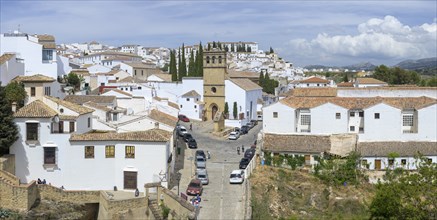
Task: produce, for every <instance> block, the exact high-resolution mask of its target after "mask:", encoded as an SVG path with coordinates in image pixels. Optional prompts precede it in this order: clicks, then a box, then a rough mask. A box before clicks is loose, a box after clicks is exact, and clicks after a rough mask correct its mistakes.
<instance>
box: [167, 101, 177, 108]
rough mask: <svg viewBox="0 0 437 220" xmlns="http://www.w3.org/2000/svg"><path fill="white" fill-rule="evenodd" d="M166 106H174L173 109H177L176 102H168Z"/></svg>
mask: <svg viewBox="0 0 437 220" xmlns="http://www.w3.org/2000/svg"><path fill="white" fill-rule="evenodd" d="M168 106H170V107H173V108H175V109H179V105H178V104H177V103H174V102H170V101H169V102H168Z"/></svg>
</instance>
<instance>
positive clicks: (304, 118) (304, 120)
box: [300, 115, 311, 125]
mask: <svg viewBox="0 0 437 220" xmlns="http://www.w3.org/2000/svg"><path fill="white" fill-rule="evenodd" d="M300 124H301V125H311V115H301V116H300Z"/></svg>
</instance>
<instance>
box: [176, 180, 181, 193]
mask: <svg viewBox="0 0 437 220" xmlns="http://www.w3.org/2000/svg"><path fill="white" fill-rule="evenodd" d="M176 180H177V181H178V196H179V183H180V182H181V177H180V176H178V177H176Z"/></svg>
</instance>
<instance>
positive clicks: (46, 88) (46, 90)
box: [44, 86, 50, 96]
mask: <svg viewBox="0 0 437 220" xmlns="http://www.w3.org/2000/svg"><path fill="white" fill-rule="evenodd" d="M44 95H48V96H49V95H50V87H48V86H47V87H44Z"/></svg>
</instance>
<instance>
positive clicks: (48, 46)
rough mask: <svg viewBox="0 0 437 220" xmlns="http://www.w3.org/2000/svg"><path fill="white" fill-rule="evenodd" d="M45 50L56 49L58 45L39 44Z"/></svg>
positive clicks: (51, 43)
mask: <svg viewBox="0 0 437 220" xmlns="http://www.w3.org/2000/svg"><path fill="white" fill-rule="evenodd" d="M39 44H41V45H42V48H44V49H56V44H55V43H54V42H39Z"/></svg>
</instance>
